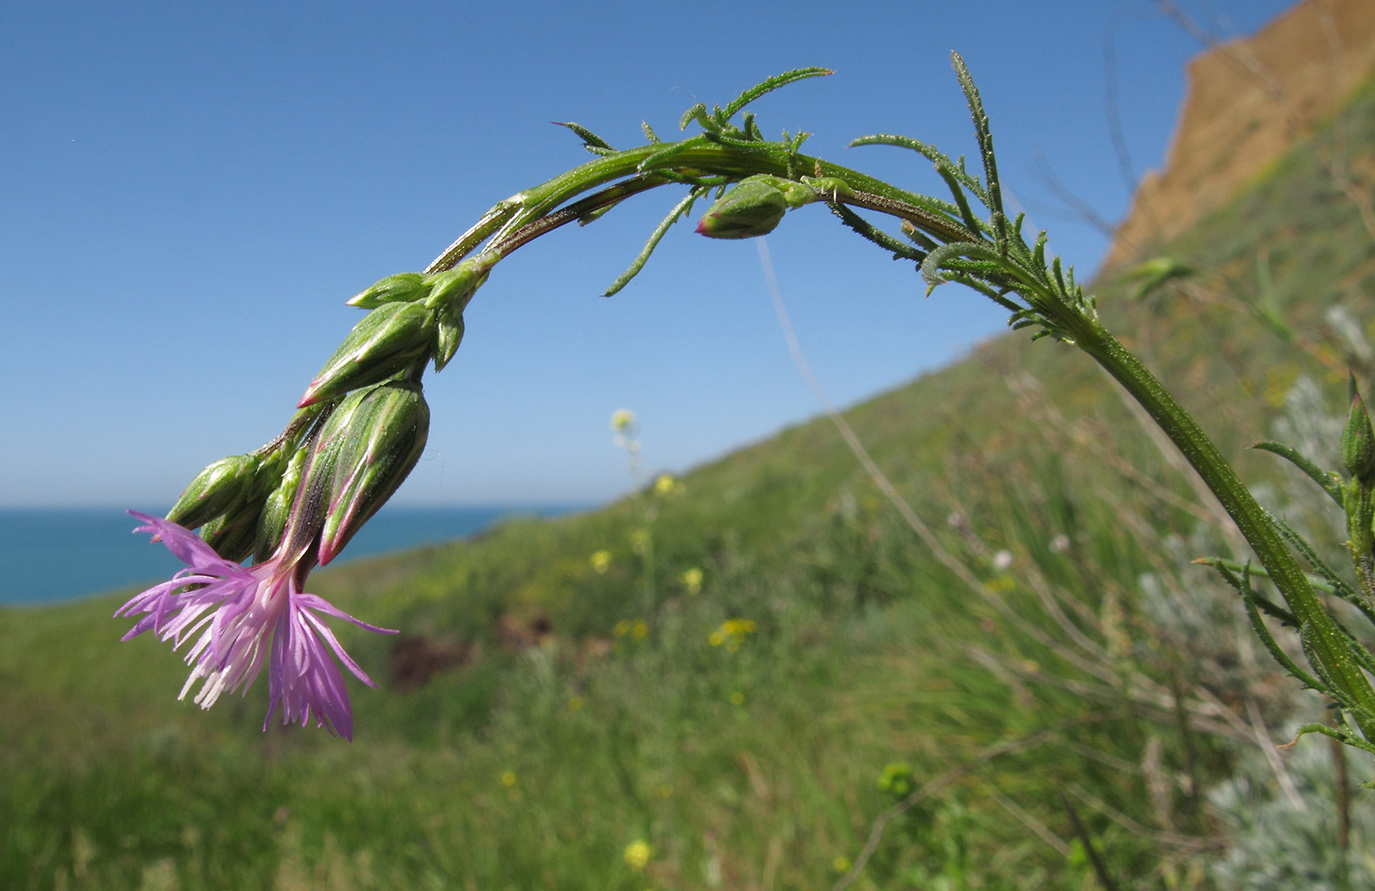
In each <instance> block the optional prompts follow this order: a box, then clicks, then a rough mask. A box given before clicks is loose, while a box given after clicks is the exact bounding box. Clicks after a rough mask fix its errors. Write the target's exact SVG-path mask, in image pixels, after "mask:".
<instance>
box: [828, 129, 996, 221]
mask: <svg viewBox="0 0 1375 891" xmlns="http://www.w3.org/2000/svg"><path fill="white" fill-rule="evenodd" d="M862 145H891V146H896V147H898V148H905V149H911V150H912V151H914V152H916V153H917V154H919V155H921V156H922V157H924V158H926V159H927V160H929V161H931V162H932V163H934V164H935V165H936V168H937V169H940V168H941V167H942V166H946V167H949V168H950V173H951V175H953V176H954V177H955V178H956V179H957V180H958V181H959V183H960V185H962V186H964V187H965V188H966V189H968V190H969V191H970V192H972V193H973V194H974V197H976V198H978V199H979V201H981V202H983V203H984V204H987V203H988V193H987V192H986V191H985V190H984V187H983V183H981V182H979V179H978V177H976V176H970V174H969V172H968V171H967V170H965V169H964V158H961V159H960V162H959V164H956V163H955V162H954V161H951V160H950V156H949V155H947V154H945V153H944V152H942V151H940V150H939V149H937V148H936V147H935V146H932V145H928V144H927V143H925V142H922V141H921V140H920V139H913V138H911V137H910V136H896V135H894V134H892V133H875V134H872V135H870V136H861V137H859V138H858V139H852V140H850V146H851V148H854V147H857V146H862Z"/></svg>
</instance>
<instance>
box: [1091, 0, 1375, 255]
mask: <svg viewBox="0 0 1375 891" xmlns="http://www.w3.org/2000/svg"><path fill="white" fill-rule="evenodd" d="M1372 74H1375V2H1372V0H1304V2H1303V3H1300V4H1298V5H1297V6H1295V7H1293V8H1292V9H1290V10H1289V11H1288V12H1286V13H1285V14H1284V15H1282V16H1280V17H1279V18H1277V19H1275V20H1274V21H1272V22H1271V23H1270V24H1268V25H1266V26H1265V27H1264V28H1262V29H1261V30H1260V31H1259V32H1257V33H1256V35H1255V36H1254V37H1251V38H1250V39H1248V40H1237V41H1232V42H1230V43H1227V44H1223V45H1222V46H1219V47H1217V48H1216V49H1213V50H1210V51H1209V52H1206V53H1204V54H1203V55H1201V56H1198V57H1197V58H1195V59H1194V60H1193V61H1192V62H1190V63H1189V68H1188V89H1187V92H1186V94H1185V98H1184V108H1183V110H1182V111H1181V112H1180V116H1179V123H1178V124H1177V125H1176V127H1175V133H1174V137H1173V139H1172V140H1171V143H1170V148H1169V151H1168V152H1167V153H1166V155H1165V168H1164V170H1163V171H1151V172H1150V173H1147V174H1146V175H1145V176H1144V177H1142V180H1141V183H1140V186H1139V187H1138V189H1137V192H1136V195H1135V196H1134V198H1133V199H1132V207H1131V210H1130V211H1129V212H1128V214H1127V217H1126V219H1125V220H1123V222H1122V223H1121V225H1119V226H1118V229H1117V234H1116V236H1115V239H1114V242H1113V246H1112V249H1111V250H1110V251H1109V253H1108V257H1107V260H1106V261H1105V263H1104V266H1105V267H1108V266H1114V265H1118V264H1121V263H1127V262H1130V261H1132V260H1136V259H1140V258H1142V257H1143V256H1145V255H1148V254H1149V253H1150V252H1151V248H1152V246H1153V245H1158V244H1160V243H1162V242H1165V241H1168V240H1169V239H1171V238H1173V237H1174V236H1177V235H1179V234H1181V233H1182V232H1184V231H1185V230H1187V229H1188V228H1189V227H1190V226H1192V225H1193V224H1194V223H1195V222H1197V221H1198V219H1199V218H1201V217H1202V216H1204V215H1206V214H1208V213H1209V212H1211V211H1213V210H1216V209H1218V208H1219V207H1222V206H1223V205H1225V204H1227V203H1228V202H1229V201H1231V200H1232V198H1233V197H1235V196H1236V195H1237V194H1238V193H1239V192H1240V191H1241V190H1242V189H1243V188H1244V187H1245V186H1247V185H1248V184H1249V183H1251V182H1252V181H1253V180H1255V179H1256V177H1257V176H1258V175H1260V174H1261V173H1262V172H1264V170H1265V169H1266V167H1267V166H1268V165H1269V164H1271V163H1272V162H1274V161H1275V160H1276V159H1278V158H1279V157H1280V156H1281V155H1282V154H1283V153H1284V152H1285V151H1287V150H1288V149H1289V147H1290V146H1291V145H1293V144H1294V142H1295V141H1297V140H1300V139H1303V138H1306V137H1307V136H1308V135H1309V134H1310V133H1311V130H1312V128H1313V126H1314V124H1316V123H1318V122H1319V121H1321V120H1322V119H1323V118H1324V117H1325V116H1327V115H1329V114H1331V113H1332V112H1333V111H1335V110H1336V109H1337V108H1339V107H1341V106H1342V105H1343V104H1344V103H1345V101H1346V99H1347V97H1348V96H1349V95H1350V93H1351V92H1352V90H1354V89H1355V88H1356V87H1358V86H1360V84H1361V83H1362V82H1364V81H1365V80H1366V78H1368V77H1370V76H1371V75H1372Z"/></svg>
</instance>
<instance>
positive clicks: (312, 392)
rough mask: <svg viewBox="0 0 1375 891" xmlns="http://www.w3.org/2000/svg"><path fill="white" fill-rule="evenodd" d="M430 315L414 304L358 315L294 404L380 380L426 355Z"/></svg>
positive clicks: (387, 305)
mask: <svg viewBox="0 0 1375 891" xmlns="http://www.w3.org/2000/svg"><path fill="white" fill-rule="evenodd" d="M433 323H434V319H433V314H432V313H431V312H430V310H428V309H427V308H425V307H424V306H422V305H421V304H418V303H385V304H383V305H382V306H379V307H378V308H377V309H374V310H373V311H372V312H370V313H368V314H367V315H366V316H364V317H363V321H361V322H359V323H358V324H357V325H355V326H354V327H353V330H352V331H350V332H349V335H348V337H346V338H344V342H343V343H341V344H340V345H339V348H338V349H337V350H335V351H334V355H333V356H330V357H329V361H327V362H326V363H325V367H324V368H322V369H320V373H319V374H317V375H316V376H315V380H313V381H311V384H310V386H309V387H307V388H306V393H305V395H304V396H302V397H301V401H300V402H299V403H298V404H297V406H296V407H297V408H304V407H306V406H307V405H312V404H314V403H316V402H320V401H321V400H324V399H330V398H333V397H334V396H338V395H339V394H341V393H344V392H347V391H348V390H353V389H357V388H358V387H366V386H368V385H369V384H375V383H377V382H378V381H382V380H385V379H387V378H389V377H391V376H392V375H393V374H396V373H397V372H398V371H401V370H403V369H404V368H406V366H408V365H410V364H411V363H413V362H415V361H417V360H422V359H424V357H425V356H426V355H428V353H429V351H430V349H431V348H432V345H433V343H434V334H433V332H432V327H433Z"/></svg>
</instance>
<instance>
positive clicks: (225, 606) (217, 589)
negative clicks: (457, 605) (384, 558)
mask: <svg viewBox="0 0 1375 891" xmlns="http://www.w3.org/2000/svg"><path fill="white" fill-rule="evenodd" d="M129 513H130V514H132V515H133V516H134V517H136V518H138V519H139V520H141V521H142V522H143V524H144V525H142V526H139V527H138V528H137V529H135V530H134V531H135V532H149V533H152V534H153V536H154V537H155V539H158V538H160V539H161V540H162V542H163V544H165V545H166V546H167V549H168V550H170V551H171V552H172V553H173V554H175V555H176V556H177V559H179V560H181V561H182V562H183V563H185V564H186V569H183V570H181V571H180V572H178V573H177V574H176V575H175V576H173V577H172V578H171V580H169V581H166V582H163V583H162V584H160V585H154V586H153V587H151V588H149V589H148V590H146V591H144V592H143V593H141V594H139V595H138V596H136V597H134V598H133V599H131V600H130V601H129V602H128V603H126V604H124V605H123V606H122V607H120V608H119V611H118V612H116V613H115V615H116V616H133V615H137V614H141V618H139V620H138V622H137V623H136V624H135V625H134V627H133V628H131V629H129V633H128V634H125V635H124V637H123V638H122V639H123V640H129V639H130V638H133V637H137V636H138V635H140V634H142V633H143V632H145V631H152V632H153V633H154V634H156V635H158V637H160V638H162V639H163V640H171V641H172V642H173V644H172V648H173V649H176V648H178V647H180V646H181V645H182V643H183V642H185V641H186V640H189V639H191V638H195V642H194V643H193V644H192V646H191V649H190V651H188V653H187V655H186V661H187V663H188V664H190V665H191V666H192V668H191V676H190V677H188V678H187V679H186V684H185V686H183V687H182V689H181V695H180V697H178V698H185V696H186V694H187V693H188V692H190V691H191V688H192V687H194V686H195V685H196V684H197V682H201V686H200V689H199V690H198V691H197V692H196V695H195V702H196V704H197V705H199V706H200V707H201V708H210V706H212V705H214V704H215V701H216V700H217V699H219V697H220V695H221V694H222V693H225V692H226V691H227V692H230V693H233V692H235V691H237V690H239V689H240V688H243V690H244V692H247V690H248V688H249V687H251V686H252V685H253V682H254V680H256V679H257V677H258V674H259V672H260V671H262V668H263V664H264V663H266V664H267V666H268V677H267V682H268V699H269V705H268V710H267V717H266V718H264V719H263V729H264V730H266V729H267V722H268V721H269V720H271V719H272V715H273V714H274V713H275V712H276V711H277V709H278V707H279V706H280V707H281V710H282V723H283V724H290V723H293V722H296V721H300V723H301V726H303V727H304V726H306V725H307V724H309V723H310V721H311V719H312V718H314V720H315V723H316V726H318V727H326V728H328V729H329V731H330V732H331V733H334V734H337V735H339V736H342V737H344V738H345V739H352V738H353V713H352V711H351V710H350V708H349V695H348V690H347V689H346V688H345V686H344V679H343V676H342V675H341V674H340V672H339V668H338V666H336V665H335V664H334V659H332V658H330V651H333V653H334V656H335V657H337V658H338V659H339V661H340V662H342V663H344V665H345V666H347V667H348V669H349V671H351V672H353V675H354V676H355V677H357V678H358V679H359V680H360V681H362V682H363V683H365V684H367V685H368V686H370V687H374V686H376V684H374V683H373V682H372V679H371V678H369V677H368V676H367V674H366V673H365V672H364V671H363V669H362V668H360V667H359V666H358V663H356V662H354V661H353V659H351V658H349V655H348V654H347V653H345V652H344V648H343V647H342V646H341V645H340V644H339V640H338V638H336V637H335V636H334V632H333V631H331V630H330V629H329V626H328V625H326V624H325V622H324V620H323V619H322V618H321V615H320V614H324V615H328V616H334V617H336V618H340V619H346V620H347V621H350V622H352V623H354V624H355V625H358V626H360V627H363V628H366V629H368V630H369V631H377V632H380V633H384V634H394V633H395V632H394V631H390V630H388V629H385V628H377V627H375V626H373V625H369V624H367V623H366V622H361V621H359V620H358V619H355V618H354V617H353V616H350V615H348V614H347V613H345V612H343V611H341V610H339V609H337V608H335V607H334V606H332V605H330V603H329V602H328V601H326V600H324V599H323V598H321V597H317V596H316V595H314V594H310V593H307V592H305V591H303V590H301V586H302V585H303V584H304V583H305V579H306V575H307V574H308V573H309V570H310V566H311V562H313V561H309V560H308V558H307V557H306V556H304V555H302V554H300V553H293V552H287V551H286V550H285V549H283V550H279V551H278V553H277V554H276V555H274V556H273V557H271V558H270V559H268V560H265V561H263V562H261V563H258V564H255V565H253V566H250V567H244V566H240V565H239V564H238V563H234V562H232V561H229V560H226V559H224V558H223V557H221V556H220V555H219V554H217V553H215V551H214V550H213V549H212V548H211V547H210V546H209V545H207V544H206V543H205V542H204V541H202V540H201V539H200V537H199V536H197V535H196V534H195V533H194V532H191V531H190V530H188V529H185V528H184V527H182V526H178V525H177V524H176V523H172V522H169V521H167V520H162V519H159V518H157V517H151V516H148V515H147V514H140V513H136V512H134V511H130V512H129Z"/></svg>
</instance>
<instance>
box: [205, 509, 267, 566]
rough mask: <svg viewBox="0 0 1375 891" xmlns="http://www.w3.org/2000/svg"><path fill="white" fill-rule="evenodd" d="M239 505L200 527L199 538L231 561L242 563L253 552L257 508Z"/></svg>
mask: <svg viewBox="0 0 1375 891" xmlns="http://www.w3.org/2000/svg"><path fill="white" fill-rule="evenodd" d="M259 507H260V505H253V506H252V507H241V508H240V509H238V510H235V511H233V512H231V513H228V514H221V515H220V516H218V517H216V518H215V519H213V520H211V521H210V522H208V523H206V524H205V525H204V526H202V527H201V528H200V536H201V539H202V540H203V541H204V542H205V543H206V544H208V545H210V547H212V548H214V549H215V553H217V554H219V555H220V556H221V557H223V558H224V559H226V560H229V561H230V562H232V563H242V562H243V561H244V560H246V559H248V557H249V555H250V554H252V553H253V542H254V540H255V539H256V538H257V535H258V512H259V511H258V508H259Z"/></svg>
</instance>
